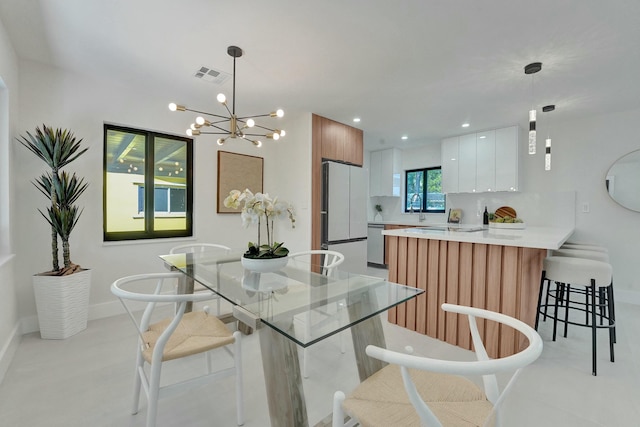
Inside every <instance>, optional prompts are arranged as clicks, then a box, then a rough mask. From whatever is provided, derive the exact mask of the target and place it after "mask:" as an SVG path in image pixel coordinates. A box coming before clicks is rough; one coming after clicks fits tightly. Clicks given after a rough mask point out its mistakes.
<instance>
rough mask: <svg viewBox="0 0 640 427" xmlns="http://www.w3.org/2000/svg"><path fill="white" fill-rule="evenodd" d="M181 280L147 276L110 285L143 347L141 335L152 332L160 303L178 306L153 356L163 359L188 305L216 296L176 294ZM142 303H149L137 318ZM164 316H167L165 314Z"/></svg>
mask: <svg viewBox="0 0 640 427" xmlns="http://www.w3.org/2000/svg"><path fill="white" fill-rule="evenodd" d="M180 278H184V274H182V273H180V272H167V273H148V274H137V275H133V276H127V277H122V278H120V279H118V280H116V281H115V282H113V283H112V284H111V293H113V294H114V295H115V296H116V297H118V299H119V300H120V302H121V303H122V305H123V307H124V309H125V310H126V312H127V314H128V315H129V318H130V319H131V320H132V321H133V324H134V325H135V327H136V329H137V330H138V335H139V336H140V338H141V345H143V343H144V338H143V337H142V333H143V332H145V331H146V330H147V329H149V325H150V324H151V321H152V314H153V311H154V309H155V308H156V306H157V304H158V303H174V304H176V309H175V310H173V309H172V311H171V315H172V316H173V319H172V320H171V323H170V325H169V326H168V327H167V328H166V330H165V331H164V332H163V333H162V334H161V336H160V338H159V339H158V341H157V343H156V347H155V348H154V354H153V357H160V358H162V351H163V349H164V346H165V344H166V343H167V341H168V340H169V338H170V337H171V334H173V332H174V331H175V329H176V328H177V327H178V324H179V323H180V320H182V316H183V315H184V312H185V308H186V306H187V303H188V302H200V301H207V300H210V299H211V297H212V295H215V294H214V293H213V292H200V293H195V294H176V289H177V286H176V283H177V281H178V280H179V279H180ZM134 288H135V289H136V290H134ZM137 289H140V291H138V290H137ZM141 302H142V303H147V304H146V307H145V309H144V311H143V312H142V315H141V316H138V317H137V316H136V314H134V313H136V312H138V311H139V309H140V307H139V303H141ZM172 307H173V306H172ZM164 314H165V316H164V317H166V313H164ZM156 352H157V353H158V355H156Z"/></svg>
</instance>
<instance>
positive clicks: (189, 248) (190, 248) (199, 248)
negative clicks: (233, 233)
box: [169, 243, 231, 254]
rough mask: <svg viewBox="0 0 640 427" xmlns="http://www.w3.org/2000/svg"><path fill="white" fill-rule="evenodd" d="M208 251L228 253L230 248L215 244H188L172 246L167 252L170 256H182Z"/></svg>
mask: <svg viewBox="0 0 640 427" xmlns="http://www.w3.org/2000/svg"><path fill="white" fill-rule="evenodd" d="M210 250H218V251H220V250H222V251H227V252H228V251H230V250H231V248H230V247H228V246H225V245H219V244H217V243H189V244H186V245H179V246H174V247H173V248H171V250H170V251H169V253H170V254H184V253H203V252H207V251H210Z"/></svg>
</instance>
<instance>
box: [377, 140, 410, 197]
mask: <svg viewBox="0 0 640 427" xmlns="http://www.w3.org/2000/svg"><path fill="white" fill-rule="evenodd" d="M401 169H402V158H401V152H400V150H397V149H395V148H390V149H388V150H380V151H372V152H371V153H370V158H369V196H391V197H400V181H401V177H402V170H401Z"/></svg>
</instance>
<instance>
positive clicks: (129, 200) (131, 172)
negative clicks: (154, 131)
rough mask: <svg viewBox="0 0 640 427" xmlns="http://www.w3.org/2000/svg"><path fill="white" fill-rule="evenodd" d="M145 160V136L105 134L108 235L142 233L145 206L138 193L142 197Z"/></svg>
mask: <svg viewBox="0 0 640 427" xmlns="http://www.w3.org/2000/svg"><path fill="white" fill-rule="evenodd" d="M144 159H145V135H144V134H138V133H133V132H124V131H119V130H113V129H109V130H108V131H107V132H106V147H105V168H106V182H105V196H106V212H105V213H106V215H105V230H106V231H107V232H118V231H143V230H144V216H143V215H141V212H142V211H144V204H142V206H140V203H139V200H140V197H139V196H140V192H142V194H144V188H143V186H144ZM143 200H144V198H143ZM141 207H142V209H141Z"/></svg>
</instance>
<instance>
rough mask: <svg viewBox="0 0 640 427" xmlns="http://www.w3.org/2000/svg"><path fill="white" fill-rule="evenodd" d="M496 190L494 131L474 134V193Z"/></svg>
mask: <svg viewBox="0 0 640 427" xmlns="http://www.w3.org/2000/svg"><path fill="white" fill-rule="evenodd" d="M495 189H496V131H495V130H489V131H486V132H479V133H476V191H479V192H482V191H495Z"/></svg>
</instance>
